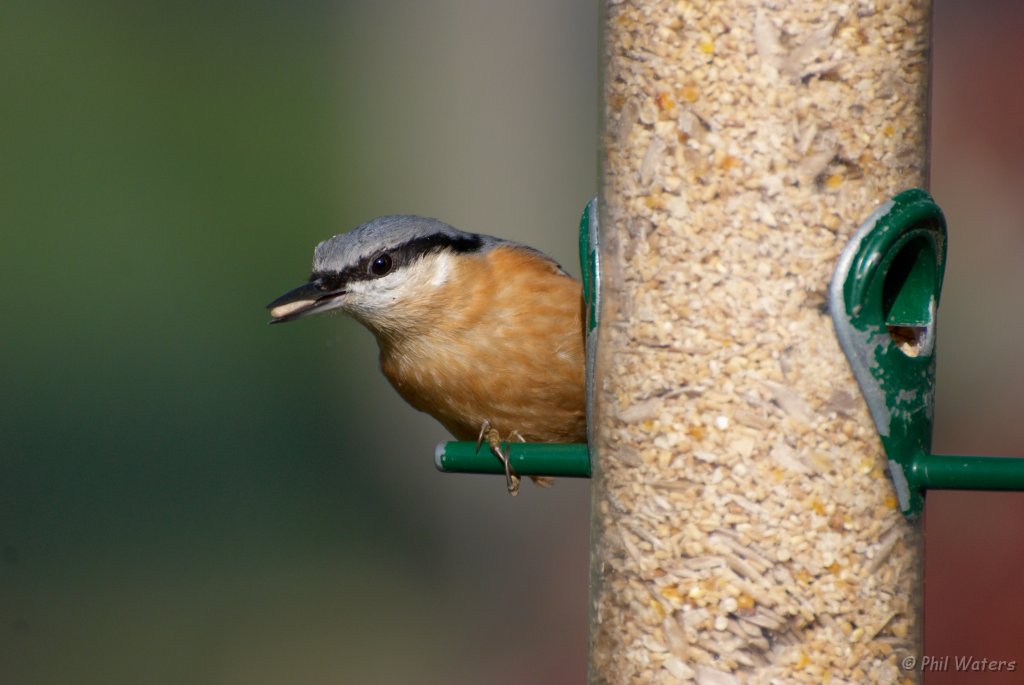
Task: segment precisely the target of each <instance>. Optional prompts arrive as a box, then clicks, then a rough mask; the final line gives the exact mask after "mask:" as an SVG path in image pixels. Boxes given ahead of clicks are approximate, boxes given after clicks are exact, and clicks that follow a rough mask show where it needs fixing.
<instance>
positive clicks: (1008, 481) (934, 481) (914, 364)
mask: <svg viewBox="0 0 1024 685" xmlns="http://www.w3.org/2000/svg"><path fill="white" fill-rule="evenodd" d="M945 264H946V221H945V218H944V217H943V215H942V211H941V210H940V209H939V207H938V205H936V204H935V202H934V201H933V200H932V198H931V197H930V196H929V195H928V193H926V192H924V191H923V190H916V189H915V190H908V191H905V192H903V193H900V194H899V195H896V196H895V197H894V198H892V200H889V201H888V202H886V203H884V204H883V205H882V206H881V207H879V208H878V209H877V210H876V211H875V212H874V213H873V214H872V215H871V216H870V217H868V220H867V221H865V222H864V224H863V225H862V226H861V227H860V228H859V229H858V230H857V232H856V233H855V234H854V236H853V237H852V238H851V239H850V242H849V243H848V244H847V246H846V249H845V250H844V251H843V253H842V255H840V258H839V262H838V264H837V266H836V271H835V274H834V276H833V279H832V286H831V289H830V297H829V307H830V310H831V314H832V322H833V324H834V326H835V330H836V337H837V338H838V339H839V343H840V345H841V346H842V348H843V352H844V353H845V354H846V358H847V360H848V361H849V362H850V366H851V368H852V369H853V372H854V376H855V377H856V379H857V383H858V385H859V386H860V389H861V393H862V394H863V395H864V399H865V400H866V402H867V405H868V409H869V410H870V411H871V417H872V419H873V420H874V423H875V427H876V428H877V430H878V434H879V436H880V437H881V439H882V445H883V447H884V448H885V451H886V454H887V456H888V458H889V473H890V476H891V477H892V480H893V484H894V485H895V488H896V495H897V497H898V499H899V503H900V508H901V510H902V511H903V513H904V514H905V515H906V516H908V517H915V516H917V515H918V514H920V513H921V511H922V509H923V508H924V493H925V491H926V490H929V489H944V490H966V489H972V490H1024V459H1015V458H999V457H959V456H940V455H933V454H931V436H932V417H933V409H934V396H935V330H936V328H935V323H936V312H937V309H938V305H939V296H940V293H941V290H942V277H943V272H944V270H945Z"/></svg>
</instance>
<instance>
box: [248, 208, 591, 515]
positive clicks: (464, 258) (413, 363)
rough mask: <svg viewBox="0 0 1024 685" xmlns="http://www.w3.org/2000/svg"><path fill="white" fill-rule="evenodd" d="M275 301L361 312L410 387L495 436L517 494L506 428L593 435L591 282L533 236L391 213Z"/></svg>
mask: <svg viewBox="0 0 1024 685" xmlns="http://www.w3.org/2000/svg"><path fill="white" fill-rule="evenodd" d="M267 308H268V309H269V310H270V315H271V317H272V320H271V323H282V322H285V321H293V320H295V319H298V318H301V317H304V316H309V315H311V314H320V313H322V312H327V311H330V310H332V309H338V310H340V311H343V312H346V313H348V314H351V315H352V316H353V317H355V319H356V320H358V321H359V322H360V323H362V324H363V325H364V326H366V327H367V328H368V329H370V331H371V332H372V333H373V334H374V336H375V337H376V338H377V345H378V346H379V347H380V366H381V370H382V371H383V372H384V375H385V376H386V377H387V379H388V380H389V381H390V382H391V385H393V386H394V387H395V389H396V390H397V391H398V393H399V394H400V395H401V396H402V397H403V398H404V399H405V400H406V401H407V402H408V403H409V404H411V405H412V406H413V407H415V408H416V409H419V410H420V411H424V412H426V413H428V414H430V415H431V416H433V417H434V418H435V419H437V420H438V421H440V422H441V425H443V426H444V427H445V428H447V429H448V431H450V432H451V434H452V435H454V436H455V438H456V439H458V440H474V439H475V440H476V441H477V445H480V444H481V443H482V442H483V440H484V439H486V440H487V443H488V445H489V447H490V449H491V452H492V453H494V455H495V456H496V457H497V458H498V459H500V460H501V462H502V463H503V465H504V467H505V477H506V483H507V485H508V490H509V493H511V494H513V495H514V494H516V492H517V491H518V485H519V478H518V476H517V475H516V474H515V473H514V471H513V470H512V469H511V467H510V466H509V461H508V455H507V453H506V452H505V451H504V450H503V449H502V447H501V443H502V438H501V436H502V435H505V436H506V437H507V438H508V437H513V438H516V439H518V440H522V441H524V442H585V441H586V432H587V427H586V412H585V410H584V391H583V366H584V352H583V350H584V330H583V299H582V294H581V286H580V283H579V281H577V280H576V279H574V278H572V277H571V276H569V275H568V274H567V273H566V272H565V271H563V270H562V268H561V267H560V266H559V265H558V264H557V263H556V262H555V261H554V260H552V259H551V258H550V257H548V256H547V255H545V254H543V253H542V252H539V251H537V250H535V249H533V248H531V247H527V246H525V245H521V244H519V243H515V242H512V241H509V240H503V239H501V238H494V237H492V236H487V235H479V234H475V233H465V232H463V231H459V230H457V229H455V228H452V227H451V226H449V225H448V224H445V223H443V222H441V221H438V220H436V219H427V218H423V217H418V216H385V217H381V218H379V219H374V220H373V221H370V222H369V223H365V224H363V225H362V226H359V227H357V228H355V229H354V230H352V231H350V232H348V233H342V234H339V235H336V236H334V237H333V238H330V239H329V240H325V241H324V242H322V243H320V244H319V245H317V247H316V251H315V252H314V255H313V273H312V275H311V276H310V278H309V282H308V283H306V284H304V285H301V286H299V287H298V288H296V289H294V290H292V291H290V292H288V293H285V294H284V295H282V296H281V297H279V298H277V299H276V300H274V301H273V302H271V303H270V304H269V305H267Z"/></svg>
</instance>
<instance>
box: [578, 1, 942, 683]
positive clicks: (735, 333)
mask: <svg viewBox="0 0 1024 685" xmlns="http://www.w3.org/2000/svg"><path fill="white" fill-rule="evenodd" d="M603 21H604V47H603V49H604V52H605V55H604V80H603V89H604V127H603V134H602V136H603V138H602V144H603V172H602V173H603V181H602V205H601V221H602V226H603V229H604V234H603V241H604V243H603V248H602V250H603V252H602V254H603V264H604V266H603V268H604V279H603V286H604V310H603V312H602V323H601V332H600V336H601V337H600V343H599V352H598V354H599V358H598V366H597V399H598V409H597V412H596V419H595V426H594V429H595V446H596V452H597V456H598V459H597V464H596V474H595V479H596V480H595V490H594V493H595V496H594V500H593V528H594V553H593V556H592V576H593V578H592V579H593V589H592V595H591V598H592V635H591V665H590V669H591V673H590V679H591V682H592V683H595V684H603V683H610V684H612V683H613V684H622V683H630V684H633V683H635V684H641V683H642V684H644V685H648V684H656V683H686V682H695V683H700V684H701V685H730V684H732V683H765V684H767V683H772V684H775V683H815V684H820V683H831V684H837V683H850V684H854V683H902V682H917V681H918V679H919V674H918V673H916V672H915V671H914V670H913V669H909V670H902V669H901V660H902V659H903V657H905V656H914V655H917V654H919V652H920V639H921V638H920V634H921V630H920V620H921V611H920V597H921V595H920V590H921V588H920V581H921V545H920V543H921V540H920V533H919V529H918V528H917V527H916V526H914V525H911V524H908V523H907V522H906V521H905V520H904V518H903V517H902V515H901V514H900V512H899V510H898V505H897V501H896V497H895V494H894V491H893V489H892V486H891V484H890V481H889V478H888V474H887V471H886V467H885V465H886V460H885V456H884V452H883V450H882V447H881V444H880V442H879V439H878V435H877V433H876V431H875V428H874V425H873V423H872V421H871V418H870V416H869V414H868V411H867V408H866V406H865V404H864V402H863V400H862V398H861V396H860V393H859V390H858V388H857V384H856V382H855V380H854V378H853V376H852V374H851V372H850V370H849V367H848V365H847V362H846V359H845V357H844V356H843V353H842V352H841V350H840V348H839V345H838V343H837V341H836V337H835V333H834V331H833V327H832V322H831V319H830V318H829V315H828V311H827V301H826V298H827V290H828V285H829V281H830V279H831V276H832V272H833V270H834V268H835V265H836V261H837V258H838V256H839V254H840V252H841V251H842V249H843V247H844V246H845V244H846V242H847V240H848V239H849V238H850V236H851V235H852V234H853V232H854V231H855V230H856V228H857V226H858V225H859V224H860V223H861V222H862V221H863V220H864V219H865V218H867V217H868V215H869V214H870V213H871V212H872V210H874V209H875V207H876V206H878V205H879V204H880V203H882V202H884V201H885V200H887V199H888V198H890V197H891V196H892V195H895V194H896V193H898V192H899V191H901V190H904V189H907V188H911V187H925V186H926V184H927V159H928V157H927V133H928V129H927V115H928V110H927V107H928V75H929V66H928V49H929V21H930V4H929V3H928V2H925V1H923V0H901V1H896V0H853V1H850V2H826V1H824V0H821V1H817V2H813V1H805V2H791V1H789V0H786V1H779V2H771V1H761V2H754V1H748V0H706V1H697V0H688V1H685V2H666V1H644V2H641V1H637V2H616V1H614V0H608V2H607V3H606V8H605V13H604V19H603Z"/></svg>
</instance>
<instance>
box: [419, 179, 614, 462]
mask: <svg viewBox="0 0 1024 685" xmlns="http://www.w3.org/2000/svg"><path fill="white" fill-rule="evenodd" d="M579 233H580V271H581V272H582V277H583V278H582V280H583V299H584V304H585V311H586V317H587V321H586V348H587V349H586V352H587V362H586V371H585V378H586V385H587V390H586V393H587V422H588V424H589V423H590V417H591V416H592V407H593V374H594V355H595V353H596V349H597V323H598V314H599V312H600V302H601V300H600V298H601V260H600V250H599V249H598V241H599V237H600V233H599V227H598V217H597V198H596V197H595V198H593V199H591V200H590V202H588V203H587V206H586V207H584V209H583V215H582V217H581V218H580V228H579ZM502 448H503V449H505V450H506V451H507V454H508V458H509V466H510V467H511V469H512V471H513V472H514V473H516V474H518V475H520V476H551V477H558V478H590V475H591V472H590V450H589V448H588V445H587V444H586V443H540V442H528V443H517V442H508V443H503V444H502ZM434 465H435V466H437V470H438V471H441V472H443V473H490V474H496V475H497V474H501V475H504V474H505V467H504V466H503V465H502V463H501V461H500V460H499V459H498V458H497V457H495V456H494V455H493V454H492V453H491V450H490V449H489V448H488V446H487V445H486V444H484V445H478V444H477V443H475V442H464V441H451V442H442V443H440V444H438V446H437V449H436V450H435V452H434Z"/></svg>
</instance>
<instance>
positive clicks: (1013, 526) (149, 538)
mask: <svg viewBox="0 0 1024 685" xmlns="http://www.w3.org/2000/svg"><path fill="white" fill-rule="evenodd" d="M976 7H978V6H977V5H973V4H971V3H967V2H957V1H954V0H939V1H938V2H937V4H936V26H935V70H936V71H935V110H934V131H933V135H934V142H933V184H932V190H933V192H934V194H935V196H936V198H937V199H938V201H939V203H940V205H941V206H942V207H943V208H944V209H945V210H946V212H947V215H948V218H949V221H950V226H951V248H950V260H949V271H948V274H947V280H946V290H945V293H944V301H943V308H942V323H941V337H940V370H939V397H938V409H937V432H936V449H937V450H938V451H946V452H961V453H967V454H972V453H973V454H1018V455H1024V421H1021V420H1020V419H1019V415H1020V413H1021V406H1022V404H1024V401H1022V400H1024V363H1021V362H1020V359H1019V354H1018V349H1019V348H1020V341H1021V340H1024V313H1022V312H1021V311H1020V308H1019V306H1016V303H1017V302H1018V297H1017V294H1018V293H1020V292H1022V289H1024V268H1022V267H1024V218H1022V209H1024V198H1022V195H1024V194H1022V193H1021V192H1020V188H1021V187H1022V182H1024V165H1022V164H1021V159H1022V158H1024V134H1022V132H1021V130H1020V128H1019V122H1020V121H1021V120H1022V118H1024V95H1022V93H1024V88H1022V86H1024V77H1022V75H1021V72H1020V67H1019V65H1020V64H1022V63H1024V48H1022V47H1021V43H1020V41H1019V40H1018V38H1017V37H1018V35H1019V32H1020V30H1021V28H1022V27H1024V11H1022V10H1021V8H1020V7H1019V3H1013V2H1001V3H988V4H986V11H985V12H978V11H976V10H975V9H972V8H976ZM0 55H2V59H0V89H2V90H0V93H2V94H0V227H2V237H3V240H2V243H0V284H2V286H3V292H4V293H5V297H4V298H3V299H4V304H3V321H2V324H0V325H2V326H3V335H2V336H0V355H2V359H3V360H4V364H3V383H2V391H0V402H2V406H0V410H2V412H0V682H3V683H5V684H6V683H11V684H18V685H21V684H32V683H40V684H46V685H50V684H57V683H76V684H77V683H82V684H91V683H142V682H144V683H151V684H161V683H183V682H188V683H199V684H202V683H251V684H257V685H259V684H262V683H281V682H296V683H306V684H317V683H342V682H374V683H396V684H397V683H455V684H460V683H466V684H470V683H484V682H486V683H497V684H498V685H501V684H503V683H509V684H511V683H524V682H527V683H541V684H543V683H567V682H582V681H583V679H584V672H585V648H586V630H587V627H586V621H587V599H586V579H587V572H588V569H587V527H588V520H587V516H588V510H587V507H588V486H587V484H586V483H583V482H571V481H568V480H562V481H559V482H558V483H557V484H556V486H555V488H554V489H553V490H550V491H546V492H542V491H538V490H537V489H536V488H533V487H531V486H530V485H527V486H525V487H524V492H523V494H522V495H521V496H520V497H519V498H518V499H517V500H511V499H510V498H508V497H507V496H505V495H504V485H503V482H501V480H500V479H495V478H487V477H479V476H441V475H439V474H437V473H436V472H435V471H434V468H433V461H432V453H433V446H434V444H435V443H436V442H437V441H439V440H442V439H444V438H445V437H446V435H445V432H444V431H443V429H441V428H440V427H439V426H438V425H436V424H435V423H434V422H433V421H432V420H431V419H429V418H428V417H426V416H424V415H421V414H418V413H416V412H415V411H413V410H412V409H410V408H408V407H407V406H406V405H405V404H404V403H403V402H402V401H401V400H400V399H399V398H398V396H397V395H396V394H395V393H394V392H393V391H392V390H391V389H390V387H389V386H388V385H387V383H386V382H385V381H384V379H383V378H382V377H381V376H380V374H379V372H378V370H377V368H376V346H375V344H374V342H373V340H372V337H371V336H370V335H369V334H368V333H367V332H366V331H364V330H363V329H361V328H360V327H359V326H358V325H357V324H355V323H354V322H352V321H350V320H347V319H344V318H341V317H324V318H322V319H311V320H309V321H306V322H303V323H302V324H301V325H295V326H280V327H274V328H268V327H267V326H266V321H267V315H266V312H265V311H264V309H263V306H264V305H265V304H266V303H267V302H269V301H270V300H271V299H273V298H274V297H275V296H277V295H279V294H280V293H282V292H284V291H285V290H287V289H289V288H291V287H293V286H295V285H298V284H299V283H300V282H302V281H303V280H304V279H305V278H306V276H307V275H308V270H309V264H310V258H311V255H312V248H313V246H314V245H315V244H316V242H318V241H319V240H322V239H323V238H325V237H327V236H329V235H331V234H333V233H337V232H340V231H343V230H347V229H348V228H350V227H352V226H354V225H356V224H358V223H360V222H362V221H365V220H367V219H369V218H372V217H374V216H377V215H380V214H387V213H400V212H410V213H419V214H425V215H428V216H437V217H440V218H443V219H445V220H447V221H449V222H450V223H452V224H454V225H456V226H458V227H461V228H464V229H467V230H473V231H482V232H487V233H493V234H497V235H503V236H507V237H512V238H515V239H518V240H522V241H524V242H528V243H530V244H533V245H535V246H537V247H539V248H541V249H543V250H545V251H546V252H548V253H550V254H552V255H554V256H555V257H556V258H558V259H559V260H560V261H561V262H562V263H563V264H564V265H565V266H566V267H567V268H569V269H570V270H572V271H573V272H574V273H575V272H577V271H578V265H577V261H576V256H575V251H574V243H575V237H576V235H575V231H576V223H577V221H578V217H579V212H580V210H581V208H582V206H583V204H584V203H585V202H586V200H587V199H588V198H589V197H590V196H591V195H592V194H593V193H594V192H595V191H596V189H597V176H596V174H597V170H596V165H597V120H598V116H597V112H598V109H597V107H598V85H597V84H598V3H596V2H589V1H588V2H584V1H582V0H572V1H568V0H566V1H563V2H557V3H553V2H546V1H543V0H531V1H529V2H516V3H507V2H506V3H501V2H496V1H488V2H480V1H476V2H471V1H469V0H444V1H437V2H430V3H423V2H414V1H412V0H407V1H404V2H403V1H394V0H389V1H387V2H370V1H365V2H349V3H328V2H313V1H308V2H298V3H280V2H267V1H264V2H252V1H243V0H236V1H221V2H207V3H200V2H167V1H152V2H138V1H136V2H113V1H110V0H105V1H99V2H89V3H80V2H25V1H22V0H6V1H5V2H4V3H3V5H2V6H0ZM1022 529H1024V502H1022V498H1021V497H1020V496H1017V495H953V494H947V493H940V494H939V495H938V496H936V497H935V498H933V500H932V501H931V502H930V505H929V595H928V599H929V640H931V645H932V647H931V648H930V653H932V654H943V653H953V654H956V653H966V654H973V655H975V656H979V657H981V656H987V657H990V658H1000V657H1002V658H1017V659H1022V658H1024V653H1021V652H1022V648H1021V647H1020V644H1021V643H1022V642H1024V639H1022V638H1024V623H1022V621H1024V618H1022V616H1024V612H1020V611H1019V607H1020V606H1022V605H1024V590H1021V589H1020V588H1019V587H1015V586H1019V583H1018V582H1017V581H1016V577H1017V576H1018V575H1019V574H1018V573H1016V567H1019V565H1020V563H1021V562H1022V561H1024V535H1021V530H1022ZM1000 536H1001V537H1000ZM958 574H959V575H958ZM1015 607H1016V609H1014V608H1015ZM993 617H994V618H993ZM986 626H987V627H988V628H993V626H994V629H993V630H990V632H988V633H986V632H985V631H984V630H985V627H986ZM993 636H994V637H993ZM999 639H1003V640H1004V642H1005V645H1004V646H1002V647H1000V649H1001V650H1002V651H996V648H995V646H994V645H999V644H1003V643H998V640H999ZM943 640H945V641H946V642H943ZM949 640H953V642H949ZM956 640H959V642H957V641H956ZM965 640H966V641H968V642H964V641H965ZM970 640H981V642H978V643H977V644H973V643H970V642H969V641H970ZM994 640H995V641H996V642H993V641H994ZM943 650H944V651H943ZM1007 650H1008V651H1007ZM1014 650H1016V652H1017V653H1012V652H1013V651H1014ZM953 675H955V674H953ZM941 677H944V676H936V677H935V679H934V681H932V680H930V681H929V682H930V683H931V682H935V683H939V682H957V681H956V680H945V681H943V680H941V679H940V678H941ZM986 682H996V680H995V679H994V678H993V679H986Z"/></svg>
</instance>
